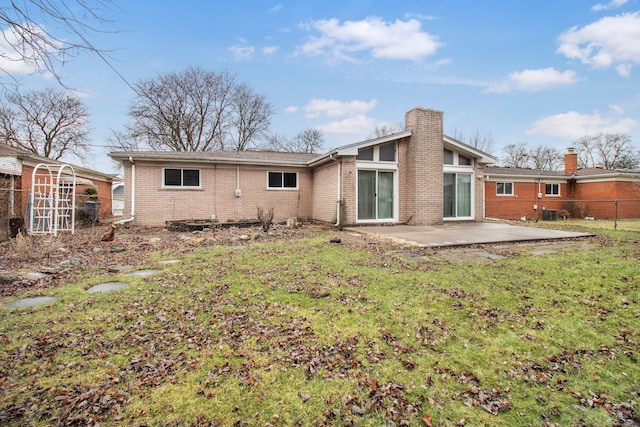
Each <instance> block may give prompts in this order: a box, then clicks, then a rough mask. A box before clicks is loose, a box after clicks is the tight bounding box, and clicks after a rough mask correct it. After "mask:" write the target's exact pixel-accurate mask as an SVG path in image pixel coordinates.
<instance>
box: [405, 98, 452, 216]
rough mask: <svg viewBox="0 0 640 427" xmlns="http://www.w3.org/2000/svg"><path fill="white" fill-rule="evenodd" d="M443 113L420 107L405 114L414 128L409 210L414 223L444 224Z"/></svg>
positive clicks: (408, 168) (409, 163) (409, 127)
mask: <svg viewBox="0 0 640 427" xmlns="http://www.w3.org/2000/svg"><path fill="white" fill-rule="evenodd" d="M442 122H443V113H442V112H441V111H436V110H432V109H430V108H421V107H416V108H414V109H413V110H411V111H408V112H407V113H406V114H405V128H406V129H407V130H411V137H410V139H409V144H408V149H407V164H406V174H407V177H408V180H407V188H406V190H407V192H406V201H405V203H406V212H407V214H408V217H409V218H410V223H411V224H415V225H433V224H438V223H442V216H443V210H444V196H443V194H442V192H443V188H444V183H443V181H444V175H443V173H442V165H443V149H444V146H443V135H442V125H443V123H442Z"/></svg>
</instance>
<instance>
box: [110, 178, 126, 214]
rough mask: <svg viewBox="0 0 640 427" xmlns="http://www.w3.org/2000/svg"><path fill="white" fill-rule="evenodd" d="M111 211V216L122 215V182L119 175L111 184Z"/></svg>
mask: <svg viewBox="0 0 640 427" xmlns="http://www.w3.org/2000/svg"><path fill="white" fill-rule="evenodd" d="M111 213H112V214H113V216H122V215H124V182H122V178H121V177H119V176H118V177H116V180H115V181H113V184H112V186H111Z"/></svg>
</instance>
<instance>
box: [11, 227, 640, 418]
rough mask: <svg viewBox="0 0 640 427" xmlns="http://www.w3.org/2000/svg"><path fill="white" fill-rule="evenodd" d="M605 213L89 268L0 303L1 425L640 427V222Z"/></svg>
mask: <svg viewBox="0 0 640 427" xmlns="http://www.w3.org/2000/svg"><path fill="white" fill-rule="evenodd" d="M603 224H605V222H602V221H582V222H579V223H577V222H576V223H572V222H571V221H558V222H557V223H553V224H551V223H545V226H555V227H564V228H567V227H568V228H569V229H576V228H579V229H580V230H588V231H592V232H594V233H596V234H597V236H596V237H594V238H590V239H585V240H584V241H582V244H580V245H576V247H575V249H574V250H566V251H563V252H553V251H547V252H548V253H542V254H539V255H537V256H534V255H530V254H526V253H522V252H518V251H513V252H511V255H510V256H507V257H505V258H503V259H500V260H497V261H491V262H469V263H459V262H458V263H450V262H447V260H446V259H443V258H442V257H441V256H439V253H438V251H437V250H431V249H420V248H415V247H398V246H394V245H393V244H391V243H389V242H384V241H381V240H369V239H366V238H363V237H361V236H356V235H353V234H349V233H346V232H341V233H338V234H339V236H340V237H341V239H342V243H338V244H335V243H330V239H331V238H332V237H333V236H334V235H336V234H337V233H336V232H335V231H331V230H328V231H313V232H311V231H310V232H309V233H306V235H305V236H304V237H299V238H295V239H285V238H283V239H281V240H280V239H278V238H277V234H276V238H275V239H270V241H268V242H266V241H265V242H263V241H261V239H259V238H254V239H253V240H251V241H250V242H243V243H242V244H239V243H238V242H229V243H228V244H220V245H213V246H206V247H205V246H203V247H202V248H195V249H194V250H192V251H188V252H187V251H183V253H181V254H180V260H181V262H179V263H175V264H167V265H163V266H162V267H161V268H162V271H161V272H160V273H159V274H157V275H155V276H151V277H146V278H144V277H141V278H132V277H128V276H124V275H122V274H119V273H110V274H107V273H104V272H102V271H100V270H97V269H95V268H89V269H86V270H82V271H80V272H79V273H78V274H76V275H74V276H73V280H71V281H70V282H68V283H64V284H63V285H61V286H58V287H55V288H51V289H46V290H45V291H44V292H43V291H42V290H41V291H39V292H35V291H34V292H33V293H29V292H26V293H25V294H24V295H21V296H32V295H36V294H38V295H40V294H45V295H48V296H55V297H56V298H57V300H56V301H55V302H54V303H52V304H48V305H43V306H39V307H33V308H26V309H6V308H2V309H0V345H1V349H2V350H1V353H0V361H1V367H0V393H1V394H0V424H2V425H8V426H24V425H34V426H45V425H97V424H100V425H101V426H135V425H137V426H143V425H144V426H217V425H224V426H271V425H273V426H292V425H301V426H308V425H317V426H325V425H326V426H328V425H336V426H345V425H359V426H384V425H386V426H394V425H395V426H401V425H415V426H480V425H492V426H515V425H532V426H540V425H546V426H552V425H558V426H569V425H576V426H582V425H584V426H606V425H618V426H626V425H628V426H632V425H637V423H639V422H640V408H638V402H639V401H640V398H639V396H638V393H639V392H640V363H638V357H639V356H640V354H639V351H640V348H639V344H640V336H639V335H640V306H639V302H640V290H639V286H640V268H639V267H638V266H639V261H640V245H639V244H638V242H639V240H640V233H639V231H638V230H639V227H638V226H637V225H638V223H632V222H629V225H628V226H627V227H626V228H624V227H620V224H618V229H617V230H614V227H613V223H609V224H606V225H603ZM276 233H278V231H277V230H276ZM254 237H259V236H257V235H256V236H254ZM563 247H566V246H563ZM461 250H462V249H461ZM408 252H412V253H413V255H415V256H413V257H407V256H403V254H404V255H406V253H408ZM175 257H176V255H175V254H173V253H170V252H167V251H159V252H157V253H155V254H154V256H153V258H154V259H155V260H156V261H160V260H162V259H173V258H175ZM147 267H149V268H157V267H159V264H156V263H150V264H149V265H148V266H147ZM104 281H125V282H128V283H130V286H129V287H127V288H124V289H121V290H118V291H114V292H109V293H103V294H89V293H87V292H86V289H87V288H89V287H90V286H92V285H94V284H97V283H100V282H104ZM11 299H15V298H5V299H4V301H0V302H6V301H8V300H11ZM634 423H636V424H634Z"/></svg>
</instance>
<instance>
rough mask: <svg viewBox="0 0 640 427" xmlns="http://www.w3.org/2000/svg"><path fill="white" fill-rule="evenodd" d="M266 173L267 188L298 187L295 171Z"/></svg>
mask: <svg viewBox="0 0 640 427" xmlns="http://www.w3.org/2000/svg"><path fill="white" fill-rule="evenodd" d="M267 175H268V176H267V181H268V184H267V185H268V188H272V189H273V188H293V189H295V188H298V174H297V173H296V172H269V173H268V174H267Z"/></svg>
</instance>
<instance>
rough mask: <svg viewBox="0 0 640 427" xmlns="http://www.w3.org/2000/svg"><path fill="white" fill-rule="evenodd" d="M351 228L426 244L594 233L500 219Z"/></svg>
mask: <svg viewBox="0 0 640 427" xmlns="http://www.w3.org/2000/svg"><path fill="white" fill-rule="evenodd" d="M348 230H349V231H353V232H358V233H366V234H371V235H378V236H381V237H385V238H389V239H393V240H395V241H397V242H400V243H413V244H416V245H418V246H423V247H448V246H465V245H475V244H483V243H507V242H528V241H536V240H559V239H571V238H576V237H588V236H592V235H593V234H589V233H577V232H570V231H559V230H547V229H544V228H536V227H528V226H520V225H511V224H507V223H501V222H465V223H459V222H455V223H454V222H450V223H444V224H442V225H433V226H417V225H390V226H358V227H351V228H349V229H348Z"/></svg>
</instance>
